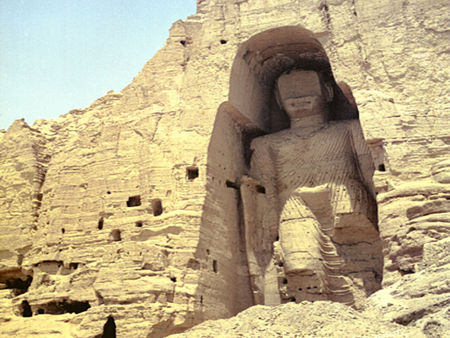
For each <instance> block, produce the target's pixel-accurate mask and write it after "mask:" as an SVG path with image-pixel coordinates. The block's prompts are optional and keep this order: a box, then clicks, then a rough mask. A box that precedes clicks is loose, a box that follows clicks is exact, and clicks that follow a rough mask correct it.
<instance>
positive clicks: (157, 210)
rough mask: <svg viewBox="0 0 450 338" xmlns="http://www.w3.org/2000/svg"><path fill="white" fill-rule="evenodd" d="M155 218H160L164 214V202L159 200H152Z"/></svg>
mask: <svg viewBox="0 0 450 338" xmlns="http://www.w3.org/2000/svg"><path fill="white" fill-rule="evenodd" d="M152 210H153V216H159V215H161V214H162V213H163V207H162V201H161V200H160V199H159V198H155V199H153V200H152Z"/></svg>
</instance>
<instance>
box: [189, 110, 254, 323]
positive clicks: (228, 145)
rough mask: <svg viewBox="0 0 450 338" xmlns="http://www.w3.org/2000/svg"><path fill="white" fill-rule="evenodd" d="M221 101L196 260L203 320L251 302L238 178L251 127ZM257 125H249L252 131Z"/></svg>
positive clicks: (243, 169) (242, 170)
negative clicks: (197, 262)
mask: <svg viewBox="0 0 450 338" xmlns="http://www.w3.org/2000/svg"><path fill="white" fill-rule="evenodd" d="M243 124H245V119H243V118H242V116H238V115H237V114H236V110H235V109H234V108H233V107H232V106H231V105H229V104H227V103H223V104H222V105H221V106H220V108H219V110H218V113H217V116H216V121H215V124H214V129H213V133H212V136H211V140H210V144H209V148H208V165H207V183H206V198H205V204H204V207H203V215H202V226H201V230H200V240H199V245H198V249H197V252H196V258H197V259H198V260H199V261H200V262H202V273H201V278H200V283H199V289H198V294H199V295H200V299H201V303H202V313H203V319H208V318H218V317H228V316H230V315H233V314H236V313H238V312H240V311H242V310H243V309H246V308H248V307H250V306H252V305H253V297H252V294H251V290H250V284H249V278H248V267H247V261H246V255H245V247H244V241H243V223H242V222H241V219H242V217H241V212H242V211H241V208H240V205H241V202H240V194H239V179H240V177H242V175H244V174H245V173H246V171H247V165H246V160H245V156H244V150H243V144H245V139H246V137H247V135H246V133H247V132H252V129H251V128H250V125H247V127H248V128H246V127H245V126H243ZM254 129H255V128H253V130H254Z"/></svg>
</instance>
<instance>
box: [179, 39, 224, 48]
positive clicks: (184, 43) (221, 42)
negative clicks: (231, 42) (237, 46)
mask: <svg viewBox="0 0 450 338" xmlns="http://www.w3.org/2000/svg"><path fill="white" fill-rule="evenodd" d="M219 42H220V44H221V45H226V44H227V43H228V41H227V40H225V39H220V40H219ZM180 44H181V45H182V46H183V47H186V45H187V44H188V41H187V40H184V39H183V40H180Z"/></svg>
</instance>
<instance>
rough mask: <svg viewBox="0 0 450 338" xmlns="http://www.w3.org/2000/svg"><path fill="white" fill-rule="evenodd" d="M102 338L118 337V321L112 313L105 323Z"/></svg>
mask: <svg viewBox="0 0 450 338" xmlns="http://www.w3.org/2000/svg"><path fill="white" fill-rule="evenodd" d="M102 338H116V322H115V321H114V317H113V316H111V315H109V316H108V319H107V320H106V323H105V325H103V334H102Z"/></svg>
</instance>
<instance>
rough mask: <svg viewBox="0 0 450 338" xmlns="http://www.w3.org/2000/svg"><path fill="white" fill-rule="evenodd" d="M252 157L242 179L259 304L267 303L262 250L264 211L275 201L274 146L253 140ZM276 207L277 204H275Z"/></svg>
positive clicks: (248, 250) (250, 263) (249, 253)
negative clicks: (264, 290)
mask: <svg viewBox="0 0 450 338" xmlns="http://www.w3.org/2000/svg"><path fill="white" fill-rule="evenodd" d="M251 147H252V150H253V153H252V157H251V161H250V171H249V175H248V176H243V177H242V178H241V186H240V192H241V199H242V206H243V218H244V229H245V235H244V236H245V243H246V254H247V261H248V266H249V273H250V277H251V278H250V280H251V282H252V284H253V285H252V289H253V292H254V300H255V303H256V304H260V303H262V302H263V296H262V294H263V289H264V286H263V285H264V283H263V275H264V272H263V271H261V267H260V266H259V264H258V257H259V255H260V252H261V251H262V250H263V249H264V233H265V230H264V229H263V227H264V224H263V223H264V222H263V217H264V214H265V213H264V210H265V209H266V208H267V207H268V205H269V204H270V203H269V202H268V201H269V200H273V198H272V199H271V198H270V196H273V195H274V191H275V186H274V183H273V182H274V177H275V172H274V171H273V169H272V168H273V158H272V156H271V151H270V146H269V145H268V144H267V143H266V142H265V140H264V139H255V140H254V141H253V142H252V145H251ZM271 207H273V206H271Z"/></svg>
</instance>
